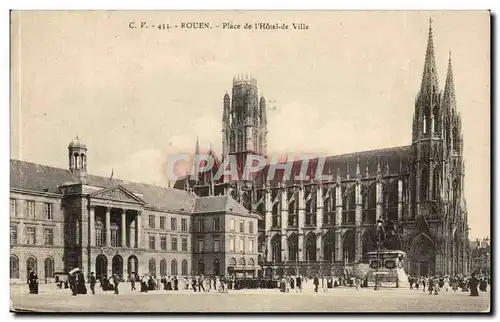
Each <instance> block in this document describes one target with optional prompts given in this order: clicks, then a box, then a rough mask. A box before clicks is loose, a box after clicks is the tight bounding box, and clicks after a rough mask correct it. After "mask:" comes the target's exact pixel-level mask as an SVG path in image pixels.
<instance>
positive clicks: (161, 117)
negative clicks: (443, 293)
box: [11, 11, 490, 238]
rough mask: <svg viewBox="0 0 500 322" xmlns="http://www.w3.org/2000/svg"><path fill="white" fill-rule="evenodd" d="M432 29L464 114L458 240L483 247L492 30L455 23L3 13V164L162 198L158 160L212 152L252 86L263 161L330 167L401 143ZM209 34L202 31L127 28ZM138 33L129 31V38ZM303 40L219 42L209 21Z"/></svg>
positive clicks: (272, 15)
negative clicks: (7, 37)
mask: <svg viewBox="0 0 500 322" xmlns="http://www.w3.org/2000/svg"><path fill="white" fill-rule="evenodd" d="M429 18H432V19H433V23H432V25H433V31H434V45H435V54H436V65H437V70H438V73H439V83H440V86H441V88H443V87H444V81H445V77H446V69H447V64H448V57H449V52H450V51H451V57H452V61H453V74H454V81H455V90H456V99H457V108H458V110H459V111H460V113H461V115H462V123H463V124H462V127H463V135H464V141H465V142H464V149H465V151H464V158H465V162H466V165H465V167H466V168H465V172H466V173H465V194H466V200H467V207H468V213H469V226H470V227H471V231H470V237H471V238H476V237H478V238H482V237H484V236H489V235H490V20H489V13H488V12H485V11H475V12H473V11H469V12H466V11H456V12H451V11H450V12H439V11H432V12H425V11H414V12H404V11H398V12H376V11H373V12H362V11H356V12H349V11H344V12H335V11H330V12H328V11H325V12H307V11H304V12H265V11H255V12H243V11H236V12H196V11H192V12H161V11H149V12H145V11H144V12H141V11H128V12H125V11H123V12H119V11H102V12H84V11H81V12H78V11H74V12H65V11H60V12H57V11H46V12H30V11H25V12H22V13H19V12H14V13H13V14H12V30H11V32H12V34H11V71H12V81H11V158H12V159H21V160H26V161H31V162H36V163H40V164H46V165H51V166H56V167H61V168H67V167H68V157H67V153H68V150H67V145H68V143H69V142H70V141H71V140H72V139H73V138H75V136H77V135H78V136H79V138H80V139H81V140H82V141H83V142H84V143H85V144H86V145H87V147H88V171H89V172H90V173H93V174H97V175H103V176H109V175H110V174H111V171H112V169H113V173H114V176H115V177H117V178H121V179H125V180H133V181H141V182H146V183H155V184H161V185H166V184H167V182H166V181H167V179H166V175H165V171H164V167H165V162H166V160H167V158H168V156H169V155H172V154H174V153H179V152H187V153H193V152H194V149H195V142H196V137H197V136H199V139H200V146H201V148H202V150H203V149H208V147H209V145H210V144H211V143H212V144H213V147H214V149H215V151H216V152H217V153H218V154H219V155H220V153H221V150H222V147H221V145H222V144H221V140H222V136H221V126H222V102H223V96H224V94H225V92H226V91H227V92H230V91H231V86H232V79H233V77H234V76H235V75H238V74H245V75H246V74H248V75H252V76H253V77H254V78H256V79H257V82H258V87H259V93H260V95H262V96H264V97H265V98H266V100H267V101H268V105H271V106H273V107H275V109H269V111H268V127H269V134H268V140H269V142H268V152H270V153H283V152H286V151H290V150H292V151H296V152H298V151H300V152H304V153H307V152H314V153H319V154H324V155H335V154H342V153H349V152H356V151H361V150H371V149H379V148H387V147H393V146H401V145H409V144H410V143H411V126H412V117H413V111H414V103H415V97H416V95H417V91H418V89H419V85H420V80H421V77H422V71H423V64H424V58H425V49H426V45H427V37H428V28H429ZM143 21H144V22H146V23H147V24H148V25H153V24H154V25H158V24H170V25H172V26H173V25H175V24H178V25H180V24H181V23H182V22H200V21H203V22H208V23H210V25H211V26H212V29H196V30H188V29H180V28H178V29H171V30H159V29H158V28H148V29H145V28H139V26H140V23H141V22H143ZM130 22H135V25H136V26H138V28H135V29H132V28H130V27H129V25H130ZM224 22H227V23H233V24H241V25H242V27H243V25H244V24H245V22H249V23H254V22H268V23H271V24H272V23H286V24H288V25H290V28H292V26H291V24H292V23H300V22H302V23H304V24H307V25H308V27H309V28H308V29H307V30H291V29H289V30H222V29H221V28H217V27H216V26H217V25H221V24H222V23H224Z"/></svg>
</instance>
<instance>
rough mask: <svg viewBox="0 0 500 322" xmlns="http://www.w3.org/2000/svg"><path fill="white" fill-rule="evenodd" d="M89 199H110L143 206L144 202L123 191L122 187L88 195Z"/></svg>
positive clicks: (125, 190)
mask: <svg viewBox="0 0 500 322" xmlns="http://www.w3.org/2000/svg"><path fill="white" fill-rule="evenodd" d="M90 197H91V198H99V199H110V200H116V201H124V202H129V203H136V204H141V205H144V204H146V201H144V200H143V199H142V198H139V197H138V196H136V195H135V194H134V193H132V192H130V191H128V190H127V189H125V188H124V187H123V186H122V185H115V186H110V187H107V188H104V189H101V190H98V191H95V192H93V193H91V194H90Z"/></svg>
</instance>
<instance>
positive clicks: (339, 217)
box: [335, 184, 342, 227]
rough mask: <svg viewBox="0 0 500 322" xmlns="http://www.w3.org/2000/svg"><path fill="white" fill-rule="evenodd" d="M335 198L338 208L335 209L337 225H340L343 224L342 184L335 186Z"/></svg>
mask: <svg viewBox="0 0 500 322" xmlns="http://www.w3.org/2000/svg"><path fill="white" fill-rule="evenodd" d="M335 198H336V199H337V200H336V205H337V207H336V209H335V226H336V227H340V225H342V189H341V187H340V184H337V185H336V186H335Z"/></svg>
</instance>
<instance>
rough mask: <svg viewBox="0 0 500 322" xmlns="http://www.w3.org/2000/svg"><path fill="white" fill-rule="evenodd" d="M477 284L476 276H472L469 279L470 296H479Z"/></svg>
mask: <svg viewBox="0 0 500 322" xmlns="http://www.w3.org/2000/svg"><path fill="white" fill-rule="evenodd" d="M477 284H478V280H477V278H476V275H474V274H473V275H472V276H471V278H470V279H469V289H470V296H479V292H478V290H477Z"/></svg>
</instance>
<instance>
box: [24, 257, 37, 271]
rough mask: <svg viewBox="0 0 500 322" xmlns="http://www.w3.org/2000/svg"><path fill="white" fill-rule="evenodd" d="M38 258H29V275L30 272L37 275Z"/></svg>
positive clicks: (27, 261) (27, 266) (27, 265)
mask: <svg viewBox="0 0 500 322" xmlns="http://www.w3.org/2000/svg"><path fill="white" fill-rule="evenodd" d="M36 266H37V265H36V258H35V257H33V256H30V257H28V259H27V260H26V268H27V270H26V271H27V273H28V274H29V272H30V270H31V271H33V272H35V273H37V271H36Z"/></svg>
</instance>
